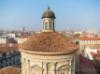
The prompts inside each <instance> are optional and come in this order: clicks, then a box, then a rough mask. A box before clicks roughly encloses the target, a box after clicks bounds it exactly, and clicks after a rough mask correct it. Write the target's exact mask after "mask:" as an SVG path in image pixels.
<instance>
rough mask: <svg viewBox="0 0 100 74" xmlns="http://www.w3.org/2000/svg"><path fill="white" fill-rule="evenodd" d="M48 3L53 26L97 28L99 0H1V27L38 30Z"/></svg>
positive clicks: (98, 24)
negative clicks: (54, 18)
mask: <svg viewBox="0 0 100 74" xmlns="http://www.w3.org/2000/svg"><path fill="white" fill-rule="evenodd" d="M48 6H50V8H51V10H52V11H54V13H55V15H56V20H55V26H56V30H66V29H85V30H87V29H96V30H99V28H100V0H0V29H1V30H22V28H23V27H25V28H26V30H34V31H40V30H41V29H42V19H41V17H42V14H43V12H44V11H45V10H46V9H47V8H48Z"/></svg>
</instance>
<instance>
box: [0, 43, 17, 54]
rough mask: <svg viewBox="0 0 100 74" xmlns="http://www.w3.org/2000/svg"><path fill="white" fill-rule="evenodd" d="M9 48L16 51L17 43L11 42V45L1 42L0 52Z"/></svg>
mask: <svg viewBox="0 0 100 74" xmlns="http://www.w3.org/2000/svg"><path fill="white" fill-rule="evenodd" d="M11 50H16V51H18V45H17V44H11V45H7V44H1V45H0V53H5V52H8V51H11Z"/></svg>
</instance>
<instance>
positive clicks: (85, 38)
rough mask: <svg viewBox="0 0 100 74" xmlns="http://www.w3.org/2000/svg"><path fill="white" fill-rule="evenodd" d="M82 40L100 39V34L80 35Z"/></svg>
mask: <svg viewBox="0 0 100 74" xmlns="http://www.w3.org/2000/svg"><path fill="white" fill-rule="evenodd" d="M80 40H100V36H99V37H98V36H94V37H88V36H83V37H80Z"/></svg>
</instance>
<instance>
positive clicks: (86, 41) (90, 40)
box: [79, 36, 100, 55]
mask: <svg viewBox="0 0 100 74" xmlns="http://www.w3.org/2000/svg"><path fill="white" fill-rule="evenodd" d="M90 44H100V37H99V36H93V37H88V36H82V37H80V39H79V45H80V52H81V53H82V54H83V55H84V50H85V48H86V46H87V45H90Z"/></svg>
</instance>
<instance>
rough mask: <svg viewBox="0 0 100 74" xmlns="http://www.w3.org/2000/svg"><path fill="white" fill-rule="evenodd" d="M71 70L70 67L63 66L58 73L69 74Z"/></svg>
mask: <svg viewBox="0 0 100 74" xmlns="http://www.w3.org/2000/svg"><path fill="white" fill-rule="evenodd" d="M69 70H70V67H69V66H68V65H63V66H61V67H59V68H58V73H57V74H68V73H69Z"/></svg>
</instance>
